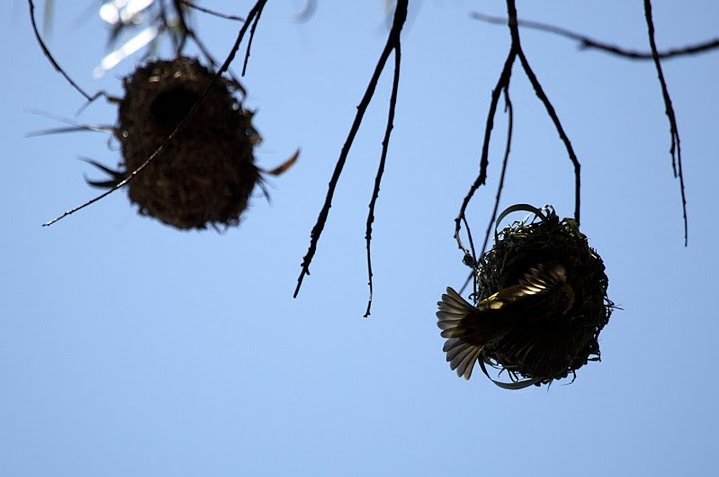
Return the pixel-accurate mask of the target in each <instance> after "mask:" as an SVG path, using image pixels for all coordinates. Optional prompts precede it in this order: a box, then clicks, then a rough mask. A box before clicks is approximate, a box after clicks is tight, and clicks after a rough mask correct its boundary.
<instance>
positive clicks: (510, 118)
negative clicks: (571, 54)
mask: <svg viewBox="0 0 719 477" xmlns="http://www.w3.org/2000/svg"><path fill="white" fill-rule="evenodd" d="M503 91H504V104H505V111H506V112H507V141H506V143H505V147H504V158H503V159H502V171H501V172H500V173H499V184H498V185H497V195H496V196H495V198H494V208H493V209H492V215H491V216H490V218H489V223H488V224H487V231H486V232H485V234H484V242H483V243H482V251H481V252H480V256H481V255H483V254H484V252H486V251H487V245H488V244H489V236H490V235H491V234H492V228H493V227H494V221H495V220H496V219H497V212H498V211H499V202H500V199H501V198H502V190H503V189H504V178H505V177H506V174H507V164H508V163H509V152H510V150H511V148H512V131H513V129H514V109H513V107H512V100H511V99H510V98H509V84H507V86H506V87H505V88H504V90H503ZM475 291H476V290H475Z"/></svg>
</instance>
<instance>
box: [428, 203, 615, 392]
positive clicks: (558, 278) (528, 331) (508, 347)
mask: <svg viewBox="0 0 719 477" xmlns="http://www.w3.org/2000/svg"><path fill="white" fill-rule="evenodd" d="M517 210H525V211H530V212H532V213H533V214H534V220H531V221H528V220H525V221H518V222H514V223H513V224H512V225H510V226H508V227H506V228H504V229H503V230H501V231H499V232H498V233H496V235H495V244H494V246H493V247H492V249H491V250H489V251H488V252H487V253H485V254H483V255H482V256H481V257H480V259H479V260H478V261H477V262H476V263H473V271H474V272H473V276H474V278H475V281H476V285H477V286H476V287H475V290H476V292H475V293H474V294H473V295H472V297H473V298H474V304H472V303H470V302H468V301H466V300H465V299H464V298H462V297H461V296H460V295H459V293H457V292H456V291H455V290H454V289H452V288H447V292H446V293H445V294H443V295H442V300H441V301H440V302H438V304H437V305H438V308H439V311H438V312H437V318H438V322H437V325H438V326H439V328H440V330H441V336H442V337H443V338H445V339H446V341H445V344H444V348H443V351H444V352H445V353H446V355H447V361H448V362H449V364H450V368H451V369H453V370H456V372H457V374H458V375H459V376H461V377H464V378H466V379H469V378H470V377H471V375H472V371H473V369H474V366H475V364H477V363H479V365H480V367H481V368H482V371H483V372H484V373H485V374H487V369H486V365H489V366H491V367H494V368H496V369H499V370H500V372H502V371H506V372H507V374H508V375H509V377H510V378H511V380H512V382H511V383H505V382H500V381H496V380H494V379H492V381H494V382H495V384H497V385H499V386H501V387H505V388H509V389H519V388H522V387H526V386H530V385H532V384H536V385H540V384H548V383H550V382H552V381H553V380H557V379H562V378H564V377H566V376H568V375H569V374H574V373H575V372H576V370H577V369H579V368H580V367H582V366H583V365H584V364H586V363H587V362H588V361H598V360H599V344H598V341H597V340H598V337H599V333H600V331H601V330H602V328H603V327H604V325H606V324H607V322H608V321H609V316H610V315H611V312H612V309H613V308H614V304H613V303H612V302H611V300H609V299H608V298H607V294H606V291H607V286H608V279H607V276H606V274H605V272H604V263H603V262H602V259H601V257H599V255H598V254H597V253H596V251H594V250H593V249H592V248H590V247H589V245H588V241H587V237H586V236H585V235H584V234H582V233H581V232H580V231H579V228H578V226H577V224H576V222H575V221H574V220H573V219H567V218H565V219H561V220H560V219H559V217H558V216H557V215H556V214H555V213H554V210H553V209H551V207H546V208H544V209H543V210H544V212H542V211H540V210H539V209H535V208H533V207H531V206H527V205H518V206H513V207H510V208H509V209H507V211H505V213H503V214H501V216H500V219H499V220H501V219H502V218H503V217H504V216H505V215H506V214H508V213H511V212H513V211H517ZM537 219H539V220H537ZM487 375H488V374H487ZM488 376H489V375H488ZM490 379H491V378H490Z"/></svg>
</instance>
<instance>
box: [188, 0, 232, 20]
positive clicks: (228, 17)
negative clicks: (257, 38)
mask: <svg viewBox="0 0 719 477" xmlns="http://www.w3.org/2000/svg"><path fill="white" fill-rule="evenodd" d="M178 1H179V2H180V3H181V4H183V5H185V6H186V7H189V8H192V9H195V10H198V11H200V12H202V13H207V14H208V15H213V16H216V17H219V18H224V19H225V20H234V21H238V22H244V21H245V19H244V18H242V17H238V16H235V15H228V14H226V13H222V12H218V11H215V10H210V9H209V8H205V7H201V6H199V5H197V4H195V3H193V2H189V1H187V0H178Z"/></svg>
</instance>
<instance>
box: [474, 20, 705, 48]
mask: <svg viewBox="0 0 719 477" xmlns="http://www.w3.org/2000/svg"><path fill="white" fill-rule="evenodd" d="M471 16H472V18H474V19H476V20H479V21H483V22H486V23H495V24H502V25H506V24H507V22H508V19H507V18H504V17H495V16H492V15H486V14H484V13H478V12H474V13H472V14H471ZM515 23H516V24H517V25H519V26H521V27H525V28H531V29H533V30H539V31H544V32H548V33H553V34H555V35H559V36H562V37H565V38H568V39H570V40H574V41H577V42H579V48H581V49H587V50H591V49H594V50H599V51H603V52H604V53H609V54H612V55H616V56H620V57H623V58H628V59H631V60H653V59H654V53H653V52H651V51H635V50H628V49H625V48H622V47H620V46H617V45H612V44H609V43H604V42H601V41H599V40H595V39H593V38H590V37H588V36H585V35H582V34H580V33H576V32H573V31H571V30H567V29H566V28H562V27H558V26H555V25H550V24H548V23H542V22H535V21H531V20H517V21H516V22H515ZM717 48H719V38H712V39H711V40H707V41H704V42H701V43H696V44H694V45H687V46H683V47H681V48H670V49H668V50H665V51H658V52H657V54H658V56H659V58H661V59H663V60H667V59H672V58H678V57H682V56H689V55H696V54H700V53H707V52H710V51H713V50H716V49H717Z"/></svg>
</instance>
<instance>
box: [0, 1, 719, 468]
mask: <svg viewBox="0 0 719 477" xmlns="http://www.w3.org/2000/svg"><path fill="white" fill-rule="evenodd" d="M38 3H40V4H41V3H42V2H38ZM58 3H63V5H58V8H57V10H56V12H55V21H54V29H53V34H52V37H51V38H50V39H49V40H48V41H49V46H50V47H51V49H52V51H53V52H54V53H55V55H56V58H57V60H58V61H59V62H60V63H61V64H62V65H63V66H64V67H65V68H66V69H67V71H68V72H70V74H71V75H72V76H73V77H74V78H75V79H76V80H77V81H78V82H79V83H80V84H82V85H83V86H84V87H86V88H87V89H88V90H93V91H94V90H98V89H106V90H108V91H110V92H111V93H114V94H120V93H121V88H120V80H119V78H121V77H122V76H123V75H125V74H127V73H129V72H130V71H131V69H132V66H133V61H134V60H135V58H133V59H132V60H129V61H128V62H126V63H124V64H122V65H121V66H120V67H118V68H117V69H116V70H113V71H112V72H111V73H110V74H108V75H107V76H106V77H105V78H103V79H102V80H99V81H97V80H94V79H93V77H92V70H93V68H94V67H95V66H96V65H97V64H98V62H99V61H100V59H101V57H102V56H103V55H104V54H105V52H106V50H105V42H106V30H105V28H104V25H103V24H102V23H101V22H100V20H99V18H98V17H97V16H96V15H90V17H89V18H88V19H87V20H85V21H81V22H80V23H79V24H78V23H77V19H78V18H80V17H82V14H83V11H86V9H87V8H88V6H90V4H91V2H90V1H84V2H58ZM655 3H656V4H655V8H654V10H655V21H656V27H657V42H658V44H659V46H660V48H666V47H674V46H681V45H685V44H687V43H691V42H697V41H701V40H704V39H707V38H711V37H714V36H716V31H717V30H716V29H717V24H718V20H719V3H717V2H715V1H712V0H692V1H685V2H669V1H656V2H655ZM203 4H204V5H206V6H211V7H214V8H218V9H221V10H223V11H225V12H228V13H233V14H237V15H244V14H245V13H246V12H247V11H248V10H249V8H250V4H251V2H248V1H242V2H220V1H215V2H203ZM411 4H412V5H411V10H412V11H411V13H410V20H409V23H408V25H407V28H406V31H405V33H404V37H403V38H404V42H403V48H404V50H403V53H404V56H403V61H404V62H403V64H402V80H401V89H400V92H399V102H398V105H397V117H396V128H395V131H394V135H393V137H392V143H391V147H390V154H389V159H388V164H387V171H386V176H385V179H384V183H383V187H382V192H381V196H380V201H379V203H378V208H377V221H376V223H375V239H374V242H373V246H374V268H375V302H374V308H373V314H372V316H371V317H370V318H369V319H364V318H362V313H363V311H364V307H365V301H366V298H367V288H366V281H367V278H366V272H365V254H364V253H365V252H364V223H365V215H366V210H367V203H368V201H369V198H370V193H371V190H372V181H373V178H374V172H375V169H376V164H377V161H378V159H379V155H380V143H381V140H382V133H383V130H384V121H385V118H386V111H387V98H388V95H389V84H390V83H389V79H390V77H391V75H390V70H388V71H387V73H385V75H384V76H383V79H382V82H381V84H380V87H379V88H378V90H377V94H376V96H375V99H374V100H373V103H372V106H371V108H370V110H369V111H368V114H367V116H366V119H365V122H364V125H363V127H362V129H361V131H360V134H359V135H358V137H357V141H356V144H355V146H354V148H353V150H352V152H351V154H350V157H349V160H348V163H347V167H346V170H345V173H344V176H343V177H342V179H341V182H340V187H339V191H338V194H337V196H336V198H335V201H334V207H333V208H332V210H331V215H330V218H329V221H328V224H327V228H326V230H325V233H324V235H323V236H322V239H321V241H320V244H319V250H318V253H317V256H316V258H315V261H314V263H313V266H312V275H311V276H310V277H308V278H307V279H306V280H305V283H304V287H303V289H302V292H301V294H300V296H299V298H298V299H292V296H291V295H292V291H293V289H294V286H295V281H296V278H297V275H298V273H299V271H300V268H299V264H300V261H301V259H302V256H303V255H304V253H305V251H306V248H307V244H308V239H309V233H310V229H311V227H312V225H313V224H314V221H315V219H316V215H317V212H318V211H319V209H320V206H321V203H322V200H323V198H324V195H325V192H326V187H327V182H328V180H329V177H330V174H331V171H332V168H333V167H334V163H335V160H336V158H337V156H338V154H339V151H340V148H341V146H342V144H343V142H344V139H345V137H346V134H347V131H348V130H349V127H350V124H351V121H352V118H353V116H354V113H355V106H356V105H357V104H358V103H359V100H360V98H361V96H362V94H363V92H364V89H365V87H366V84H367V82H368V80H369V77H370V75H371V70H372V68H373V67H374V65H375V63H376V60H377V58H378V55H379V52H380V50H381V48H382V46H383V45H384V41H385V37H386V33H387V17H386V13H385V11H384V4H383V2H382V1H381V0H373V1H369V0H364V1H342V2H337V1H326V0H321V1H319V4H318V9H317V11H316V13H315V14H314V16H312V17H311V18H310V19H309V21H308V22H306V23H297V22H296V21H295V19H294V14H295V12H297V11H299V10H301V9H302V6H303V2H300V1H291V2H289V1H270V2H269V4H268V6H267V8H266V10H265V12H264V14H263V16H262V19H261V21H260V25H259V28H258V31H257V35H256V37H255V41H254V44H253V54H252V57H251V61H250V65H249V70H248V74H247V76H246V79H245V85H246V87H247V89H248V90H249V98H248V102H247V104H248V106H249V107H251V108H254V109H257V111H258V113H257V116H256V124H257V128H258V129H259V131H260V132H261V134H262V135H263V137H264V143H263V144H262V145H261V146H260V147H259V148H258V149H257V151H256V155H257V163H258V165H260V166H263V167H273V166H274V165H277V164H278V163H280V162H282V161H283V160H284V159H285V158H287V157H288V156H289V155H290V154H291V153H292V152H293V151H294V150H295V149H296V148H297V147H301V149H302V155H301V159H300V161H299V162H298V163H297V165H296V166H295V167H294V168H293V169H292V170H291V171H289V172H288V173H287V174H286V175H285V176H282V177H280V178H273V179H271V180H270V183H271V189H272V190H271V193H272V201H271V203H270V204H268V203H267V202H266V201H265V200H264V199H262V198H261V197H259V196H258V197H257V198H255V199H254V200H253V201H252V205H251V208H250V210H248V212H247V213H246V214H245V216H244V221H243V223H242V224H241V226H240V227H239V228H236V229H231V230H229V231H227V232H226V233H222V234H220V233H216V232H214V231H211V230H210V231H204V232H179V231H177V230H175V229H172V228H169V227H167V226H164V225H162V224H161V223H159V222H157V221H154V220H151V219H148V218H144V217H140V216H138V215H137V214H136V212H135V211H134V209H133V207H131V206H130V204H129V201H128V199H127V195H126V192H125V191H119V192H117V193H115V194H113V195H112V196H110V197H109V198H106V199H105V200H103V201H101V202H99V203H97V204H95V205H94V206H92V207H91V208H89V209H87V210H84V211H82V212H80V213H78V214H76V215H74V216H72V217H70V218H68V219H65V220H64V221H61V222H59V223H57V224H56V225H54V226H52V227H51V228H42V227H41V226H40V224H42V223H43V222H45V221H46V220H48V219H50V218H52V217H54V216H55V215H57V214H59V213H60V212H62V211H63V210H65V209H67V208H69V207H71V206H73V205H76V204H78V203H80V202H82V201H84V200H86V199H88V198H90V197H91V196H92V195H93V194H95V190H92V189H90V188H89V187H88V186H87V185H86V184H85V183H84V181H83V175H88V176H90V177H97V176H98V174H97V173H96V172H95V171H94V170H93V169H92V168H91V167H90V166H88V165H87V164H85V163H83V162H81V161H79V160H78V157H79V156H88V157H92V158H94V159H96V160H98V161H101V162H103V163H105V164H108V165H113V166H114V165H116V164H117V162H118V161H119V152H118V151H117V150H116V149H117V147H116V145H115V144H111V145H110V147H108V143H107V136H105V135H102V134H95V133H79V134H68V135H58V136H47V137H40V138H26V137H25V135H26V134H27V133H28V132H31V131H36V130H40V129H45V128H50V127H57V126H60V124H59V123H58V122H56V121H54V120H51V119H47V118H45V117H42V116H38V115H35V114H32V113H31V112H30V111H31V110H42V111H45V112H48V113H52V114H57V115H62V116H69V117H73V115H74V114H75V112H76V111H77V110H78V108H80V106H82V105H83V99H82V98H81V97H80V96H79V95H78V94H77V93H76V92H75V91H73V90H72V89H71V88H70V87H69V86H68V84H67V83H65V82H64V80H63V79H62V78H61V77H60V76H59V75H57V74H55V73H54V72H53V70H52V67H51V66H50V64H49V63H48V62H47V60H46V59H45V57H44V56H43V55H42V53H41V51H40V49H39V47H38V45H37V44H36V42H35V40H34V38H33V36H32V31H31V28H30V23H29V18H28V13H27V6H26V4H25V2H23V1H20V0H6V1H5V2H3V5H2V7H0V23H1V24H2V28H0V57H1V58H2V59H3V64H4V66H3V67H2V70H3V80H2V88H0V98H1V99H2V105H3V107H2V108H1V109H0V124H2V128H0V144H2V164H3V167H2V171H3V172H2V174H0V204H1V205H0V219H1V221H0V223H2V233H0V260H1V265H0V475H2V476H3V477H35V476H37V477H40V476H42V477H49V476H73V477H84V476H88V477H89V476H93V477H96V476H103V477H113V476H123V477H126V476H130V475H132V476H214V477H222V476H241V475H252V476H286V475H313V476H345V475H347V476H354V475H357V476H360V475H363V476H364V475H508V476H513V475H540V476H544V475H552V476H557V475H559V476H562V475H572V476H573V475H584V476H606V475H615V476H632V475H655V476H676V475H710V474H712V473H713V472H715V471H716V459H715V456H716V454H717V452H719V445H718V441H717V438H716V429H717V427H718V426H719V416H718V412H717V402H719V389H718V388H717V380H716V376H715V368H714V363H715V361H716V360H717V352H716V341H717V337H718V336H719V324H718V322H719V320H718V318H719V313H718V312H717V311H716V308H717V305H716V296H715V293H716V290H717V285H719V280H717V272H716V268H717V264H719V252H718V251H717V250H718V248H717V246H716V237H717V234H718V232H719V229H718V228H717V219H719V213H718V212H717V207H716V204H715V197H716V188H717V180H718V179H719V166H718V165H717V164H719V161H718V160H717V150H718V149H719V147H718V146H719V143H718V142H717V141H718V138H719V135H718V134H717V131H719V119H718V116H717V106H718V105H719V86H718V85H719V67H717V64H718V63H717V61H718V59H719V53H709V54H705V55H701V56H696V57H691V58H683V59H676V60H672V61H667V62H665V73H666V77H667V81H668V85H669V88H670V91H671V93H672V96H673V100H674V106H675V108H676V113H677V118H678V122H679V127H680V133H681V138H682V145H683V151H684V161H685V162H684V171H685V175H686V187H687V199H688V208H689V221H690V222H689V227H690V230H689V247H688V248H684V246H683V230H682V222H681V220H682V215H681V203H680V197H679V186H678V182H677V181H676V180H675V179H674V178H673V177H672V170H671V162H670V156H669V144H670V143H669V133H668V131H669V127H668V123H667V119H666V117H665V115H664V105H663V103H662V100H661V93H660V89H659V84H658V81H657V79H656V74H655V72H654V68H653V66H652V64H651V63H650V62H641V63H639V62H629V61H626V60H622V59H619V58H615V57H610V56H607V55H605V54H602V53H598V52H592V51H579V50H578V49H577V47H576V45H575V44H573V43H571V42H569V41H567V40H565V39H560V38H557V37H553V36H550V35H548V34H545V33H540V32H535V31H524V32H523V42H524V47H525V51H526V53H527V55H528V57H529V59H530V61H531V62H532V64H533V65H534V67H535V71H536V73H537V75H538V76H539V78H540V80H541V81H542V83H543V84H544V86H545V88H546V91H547V93H548V95H549V96H550V98H551V99H552V100H553V101H554V105H555V107H556V109H557V112H558V114H559V115H560V117H561V119H562V121H563V122H564V125H565V127H566V130H567V132H568V133H569V135H570V137H571V139H572V141H573V144H574V146H575V148H576V150H577V153H578V155H579V158H580V160H581V161H582V164H583V169H582V172H583V180H584V182H583V208H582V230H583V231H584V232H585V233H586V234H587V235H588V236H589V238H590V243H591V245H592V246H594V247H595V248H596V249H597V250H598V251H599V253H600V254H601V255H602V257H603V258H604V260H605V263H606V266H607V272H608V275H609V278H610V288H609V293H610V298H611V299H612V300H614V301H615V302H616V303H617V304H618V305H619V306H621V307H622V308H623V310H622V311H616V312H615V313H614V315H613V316H612V319H611V321H610V323H609V324H608V326H607V327H606V328H605V330H604V331H603V333H602V335H601V338H600V345H601V351H602V362H601V363H591V364H589V365H587V366H585V367H584V368H582V369H580V370H579V372H578V376H577V379H576V381H575V382H574V383H573V384H571V385H567V386H564V385H562V384H560V383H555V384H554V385H552V386H551V387H550V388H549V389H547V388H546V387H542V388H535V387H532V388H529V389H525V390H522V391H517V392H510V391H505V390H502V389H499V388H497V387H495V386H494V385H493V384H492V383H491V382H489V381H488V380H486V379H485V378H484V377H483V376H482V375H481V374H476V375H475V377H473V378H472V380H470V381H469V382H466V381H464V380H463V379H460V378H458V377H457V376H456V375H455V374H454V373H453V372H451V371H450V369H449V367H448V365H447V363H446V362H445V356H444V353H442V344H443V340H442V339H441V338H440V336H439V332H438V329H437V328H436V324H435V322H436V318H435V311H436V302H437V300H438V299H439V297H440V295H441V293H442V292H443V290H444V288H445V287H446V286H448V285H450V286H455V287H458V286H460V285H461V283H462V281H463V279H464V277H465V274H466V272H467V269H466V267H464V266H463V265H462V264H461V258H462V257H461V254H460V252H459V251H458V249H457V247H456V245H455V242H454V241H453V239H452V233H453V226H454V222H453V219H454V217H455V216H456V214H457V211H458V209H459V206H460V203H461V200H462V198H463V197H464V195H465V193H466V191H467V189H468V187H469V185H470V184H471V182H472V180H473V179H474V177H475V175H476V172H477V170H478V161H479V153H480V145H481V140H482V131H483V127H484V122H485V117H486V111H487V106H488V102H489V96H490V91H491V88H492V87H493V85H494V83H495V82H496V79H497V77H498V75H499V71H500V68H501V65H502V62H503V60H504V57H505V55H506V51H507V48H508V45H509V41H508V33H507V31H506V28H505V27H501V26H494V25H487V24H483V23H480V22H478V21H476V20H473V19H471V18H470V16H469V14H470V12H472V11H483V12H486V13H494V14H498V15H503V14H504V2H502V1H499V0H493V1H484V2H480V1H469V0H464V1H463V0H453V1H439V0H424V1H421V2H419V1H412V2H411ZM70 5H71V6H70ZM518 8H519V13H520V16H521V17H523V18H526V19H533V20H540V21H545V22H549V23H553V24H556V25H560V26H564V27H567V28H570V29H573V30H577V31H579V32H583V33H586V34H588V35H591V36H594V37H597V38H600V39H604V40H607V41H610V42H615V43H620V44H622V45H624V46H626V47H631V48H637V49H645V48H646V45H647V36H646V30H645V25H644V17H643V10H642V2H640V1H633V2H628V1H626V0H613V1H608V0H602V1H586V2H576V1H569V0H563V1H560V0H552V1H549V0H547V1H543V2H530V1H519V2H518ZM95 9H96V7H95ZM41 12H42V11H41V10H40V11H39V12H38V13H41ZM195 18H196V20H197V22H198V23H197V25H198V29H199V31H200V34H201V35H202V37H203V38H204V39H205V40H206V42H207V43H208V45H209V46H210V48H211V49H212V51H213V52H214V53H215V55H216V56H218V57H223V56H224V55H225V54H226V52H227V51H229V48H230V47H231V45H232V43H233V41H234V38H235V33H236V30H237V28H238V25H237V24H233V23H230V22H226V21H223V20H218V19H214V18H208V17H206V16H204V15H196V16H195ZM239 69H240V68H239V67H238V65H237V64H235V70H239ZM511 93H512V99H513V101H514V105H515V126H516V128H515V131H514V145H513V150H512V159H511V163H510V166H509V171H508V181H507V184H506V190H505V195H504V199H503V201H502V205H503V206H507V205H511V204H513V203H517V202H528V203H532V204H535V205H538V206H541V205H544V204H547V203H551V204H553V205H554V206H555V208H556V210H557V212H558V213H559V214H560V215H561V216H571V215H572V213H573V208H574V203H573V182H572V180H573V176H572V170H571V168H570V164H569V160H568V159H567V157H566V155H565V152H564V149H563V146H562V144H561V143H560V141H559V140H558V137H557V134H556V132H555V131H554V129H553V127H552V125H551V123H550V121H549V119H548V118H547V116H546V114H545V113H544V111H543V109H542V107H541V105H540V103H539V102H538V100H537V99H536V98H535V97H534V95H533V93H532V90H531V87H530V86H529V84H528V82H527V81H526V80H525V79H524V78H523V76H522V74H521V71H520V70H519V69H518V68H515V76H514V79H513V81H512V89H511ZM115 114H116V110H115V108H114V107H113V106H111V105H106V104H103V103H102V102H98V103H97V104H94V105H92V106H91V107H90V108H88V109H87V110H86V111H85V112H83V113H82V114H81V115H80V116H79V117H78V120H80V121H85V122H88V123H93V122H99V123H105V124H113V123H114V121H115ZM505 120H506V119H505V117H504V115H503V114H502V113H500V114H499V115H498V119H497V126H496V136H495V138H496V141H495V143H494V147H493V150H492V151H493V152H492V156H491V158H490V171H489V174H490V176H489V187H488V188H484V189H482V190H480V192H479V194H478V195H477V198H476V200H475V202H474V203H473V205H472V207H471V209H470V216H469V218H470V220H471V222H472V224H473V225H474V229H475V233H479V231H483V230H484V228H485V226H486V221H487V218H488V214H489V212H490V210H491V207H492V204H493V198H494V194H495V188H496V181H497V177H498V173H499V165H500V159H501V155H500V153H501V151H502V148H503V145H504V130H505Z"/></svg>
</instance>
